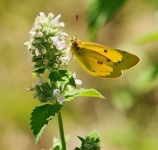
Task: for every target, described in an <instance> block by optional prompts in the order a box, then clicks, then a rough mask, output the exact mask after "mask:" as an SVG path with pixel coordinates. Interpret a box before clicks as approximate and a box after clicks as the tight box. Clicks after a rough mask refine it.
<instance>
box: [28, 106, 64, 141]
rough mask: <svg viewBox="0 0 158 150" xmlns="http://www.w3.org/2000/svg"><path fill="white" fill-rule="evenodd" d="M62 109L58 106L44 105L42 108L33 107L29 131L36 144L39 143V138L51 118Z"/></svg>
mask: <svg viewBox="0 0 158 150" xmlns="http://www.w3.org/2000/svg"><path fill="white" fill-rule="evenodd" d="M61 108H62V105H60V104H54V105H50V104H46V105H42V106H38V107H35V109H34V110H33V111H32V113H31V123H30V125H31V130H32V131H33V135H34V136H35V138H36V142H38V141H39V138H40V136H41V134H42V132H43V130H44V128H45V127H46V125H47V124H48V122H49V121H50V120H51V119H52V117H53V116H54V115H55V114H56V113H58V112H59V111H60V110H61Z"/></svg>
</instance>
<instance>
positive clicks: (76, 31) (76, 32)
mask: <svg viewBox="0 0 158 150" xmlns="http://www.w3.org/2000/svg"><path fill="white" fill-rule="evenodd" d="M77 33H78V14H77V15H76V39H77Z"/></svg>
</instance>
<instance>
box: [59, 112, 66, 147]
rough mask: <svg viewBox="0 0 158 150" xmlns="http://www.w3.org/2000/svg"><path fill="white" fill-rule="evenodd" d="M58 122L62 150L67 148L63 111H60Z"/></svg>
mask: <svg viewBox="0 0 158 150" xmlns="http://www.w3.org/2000/svg"><path fill="white" fill-rule="evenodd" d="M58 123H59V131H60V138H61V144H62V150H66V143H65V136H64V129H63V122H62V117H61V111H59V113H58Z"/></svg>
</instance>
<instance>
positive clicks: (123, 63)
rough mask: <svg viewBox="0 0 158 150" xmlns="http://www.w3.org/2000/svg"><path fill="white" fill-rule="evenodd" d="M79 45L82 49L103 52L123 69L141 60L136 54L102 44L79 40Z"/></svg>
mask: <svg viewBox="0 0 158 150" xmlns="http://www.w3.org/2000/svg"><path fill="white" fill-rule="evenodd" d="M78 46H79V47H81V48H82V49H89V50H91V51H95V52H97V53H99V54H102V55H103V56H106V57H107V58H109V59H110V60H111V61H113V62H114V63H115V64H116V65H117V66H118V67H119V68H120V69H121V70H125V69H128V68H131V67H133V66H135V65H136V64H137V63H138V62H139V60H140V59H139V58H138V57H137V56H136V55H133V54H131V53H128V52H126V51H121V50H118V49H114V48H111V47H108V46H105V45H101V44H96V43H91V42H84V41H79V45H78Z"/></svg>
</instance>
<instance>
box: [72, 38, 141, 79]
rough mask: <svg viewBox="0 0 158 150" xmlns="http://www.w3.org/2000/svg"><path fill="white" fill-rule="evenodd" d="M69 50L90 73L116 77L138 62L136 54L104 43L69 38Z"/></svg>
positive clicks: (97, 75) (104, 76) (98, 75)
mask: <svg viewBox="0 0 158 150" xmlns="http://www.w3.org/2000/svg"><path fill="white" fill-rule="evenodd" d="M71 52H72V54H73V55H74V56H75V57H76V59H77V60H78V62H79V64H80V65H81V67H82V68H83V69H84V70H85V71H86V72H87V73H89V74H90V75H92V76H96V77H102V78H117V77H120V76H121V75H122V70H126V69H129V68H131V67H133V66H135V65H136V64H137V63H138V62H139V60H140V59H139V58H138V57H137V56H136V55H133V54H131V53H128V52H126V51H122V50H118V49H114V48H111V47H108V46H105V45H101V44H97V43H91V42H85V41H80V40H77V39H75V38H72V39H71Z"/></svg>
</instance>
